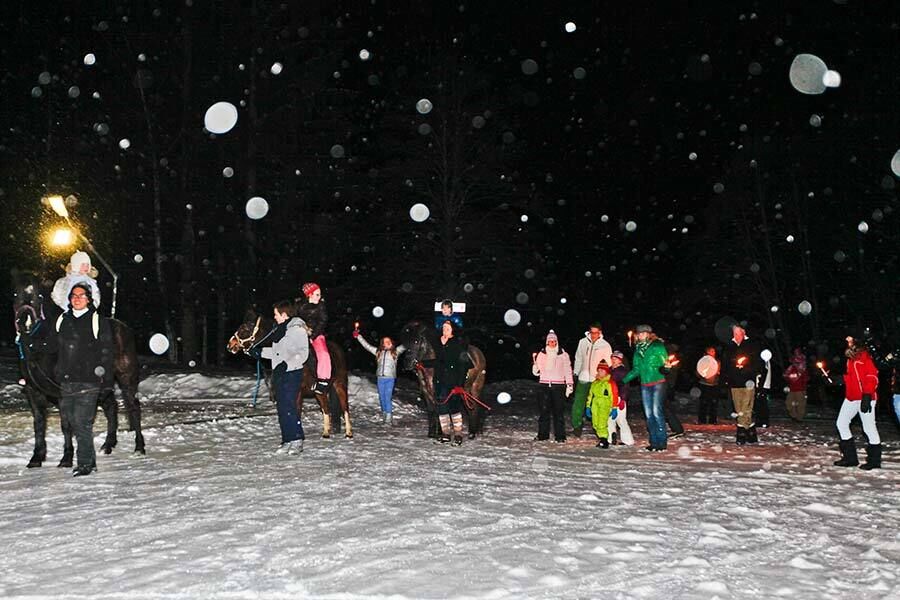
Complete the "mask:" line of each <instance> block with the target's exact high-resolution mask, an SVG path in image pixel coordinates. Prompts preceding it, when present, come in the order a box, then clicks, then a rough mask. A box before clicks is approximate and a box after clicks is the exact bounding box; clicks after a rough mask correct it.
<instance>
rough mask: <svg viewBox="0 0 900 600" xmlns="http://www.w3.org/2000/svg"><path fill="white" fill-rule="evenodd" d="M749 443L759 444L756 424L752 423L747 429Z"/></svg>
mask: <svg viewBox="0 0 900 600" xmlns="http://www.w3.org/2000/svg"><path fill="white" fill-rule="evenodd" d="M747 443H748V444H758V443H759V437H757V435H756V425H751V426H750V428H749V429H748V430H747Z"/></svg>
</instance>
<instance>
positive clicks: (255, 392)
mask: <svg viewBox="0 0 900 600" xmlns="http://www.w3.org/2000/svg"><path fill="white" fill-rule="evenodd" d="M261 365H262V359H261V358H257V359H256V389H255V390H253V404H251V406H252V407H253V408H256V399H257V398H258V397H259V383H260V381H262V376H261V371H262V368H261Z"/></svg>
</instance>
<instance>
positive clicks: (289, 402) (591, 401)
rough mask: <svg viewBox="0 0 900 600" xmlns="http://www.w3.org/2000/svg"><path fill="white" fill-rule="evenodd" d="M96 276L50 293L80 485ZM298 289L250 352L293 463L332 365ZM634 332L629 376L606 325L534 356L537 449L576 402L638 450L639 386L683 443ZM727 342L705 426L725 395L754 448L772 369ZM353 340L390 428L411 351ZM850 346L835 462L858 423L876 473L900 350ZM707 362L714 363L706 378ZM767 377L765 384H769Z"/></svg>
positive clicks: (665, 391) (95, 377)
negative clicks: (265, 379)
mask: <svg viewBox="0 0 900 600" xmlns="http://www.w3.org/2000/svg"><path fill="white" fill-rule="evenodd" d="M96 276H97V272H96V270H95V269H93V267H92V266H91V262H90V257H89V256H88V255H87V254H86V253H84V252H76V253H74V254H73V255H72V257H71V259H70V262H69V264H68V265H67V266H66V274H65V276H63V277H61V278H60V279H59V280H57V282H56V284H55V285H54V288H53V292H52V294H51V297H52V299H53V301H54V302H55V303H56V304H57V305H59V306H60V308H62V309H63V313H62V315H60V317H59V318H58V319H57V320H56V322H55V323H54V327H53V332H52V333H53V335H51V337H50V339H51V341H50V342H49V343H50V344H53V345H55V346H56V349H57V351H58V356H59V358H58V360H57V363H56V370H55V376H56V379H57V381H58V382H59V384H60V389H61V398H60V412H61V413H62V418H63V419H65V420H67V421H68V422H69V423H70V424H71V426H72V429H73V434H74V437H75V441H76V444H77V451H76V457H77V466H76V467H75V469H74V475H75V476H82V475H88V474H90V473H92V472H93V471H95V470H96V454H95V451H94V445H93V424H94V418H95V414H96V407H97V399H98V398H99V396H100V394H101V393H102V392H103V391H105V390H108V389H111V388H112V385H113V382H114V379H115V373H114V364H113V359H114V356H115V347H114V342H113V336H112V326H111V323H110V320H109V319H107V318H105V317H102V316H100V314H99V313H98V312H97V310H98V308H99V307H100V288H99V286H98V285H97V281H96ZM301 291H302V293H303V298H301V299H298V300H297V301H290V300H282V301H279V302H276V303H275V304H274V305H273V316H274V319H275V327H274V328H273V329H272V331H271V332H270V333H269V335H268V336H266V338H264V339H268V341H269V342H270V343H271V345H270V346H265V347H263V346H262V345H261V342H262V341H263V340H260V342H259V343H257V344H256V345H255V346H254V347H253V348H252V349H251V354H253V355H255V356H257V357H259V358H262V359H267V360H269V361H271V365H272V380H273V388H274V391H275V402H276V406H277V412H278V419H279V424H280V428H281V444H280V446H279V447H278V449H277V452H279V453H286V454H297V453H299V452H302V450H303V440H304V438H305V436H304V433H303V426H302V423H301V418H300V414H298V411H297V405H296V398H297V395H298V394H299V393H300V386H301V383H302V379H303V368H304V365H305V364H306V362H307V360H308V359H309V358H310V357H311V356H312V357H315V361H316V384H315V389H314V391H315V392H317V393H326V392H327V391H328V386H329V385H330V381H331V359H330V355H329V353H328V348H327V343H326V338H325V330H326V327H327V324H328V315H327V312H326V309H325V303H324V301H323V298H322V289H321V287H320V286H319V285H318V284H316V283H313V282H308V283H304V284H303V285H302V286H301ZM440 308H441V311H440V312H439V313H437V314H436V316H435V327H436V328H437V329H438V331H439V332H440V343H439V344H438V345H437V346H436V348H435V357H434V358H429V359H425V360H423V361H421V362H420V363H418V364H417V365H416V366H417V368H431V369H434V376H433V384H434V394H435V398H436V399H437V401H438V402H437V408H438V414H439V422H440V429H441V431H440V433H441V435H440V441H441V442H452V443H453V444H457V445H458V444H461V443H462V422H463V416H462V399H461V398H460V397H459V396H458V394H456V393H454V390H456V389H458V388H459V387H460V386H462V385H464V383H465V380H466V373H467V371H468V369H469V368H470V367H471V361H470V359H469V357H468V353H467V349H466V346H467V344H466V343H465V342H464V340H462V339H461V338H460V336H459V335H458V333H459V328H461V327H462V318H461V316H460V315H459V314H458V313H454V311H453V303H452V302H451V301H449V300H445V301H443V302H442V303H441V306H440ZM634 333H635V343H634V352H633V355H632V365H631V368H628V367H627V366H626V359H625V355H624V353H623V352H621V351H613V349H612V346H611V345H610V344H609V342H607V341H606V340H605V339H604V337H603V331H602V328H601V326H600V324H599V323H592V324H591V325H590V327H589V328H588V331H587V332H585V335H584V337H583V338H581V339H580V340H579V342H578V345H577V348H576V351H575V356H574V361H573V360H572V359H571V358H570V357H569V354H568V353H567V352H566V351H565V350H564V349H563V348H561V347H560V344H559V338H558V336H557V334H556V333H555V332H554V331H553V330H551V331H550V332H549V333H548V334H547V335H546V339H545V345H544V348H543V349H542V350H541V351H540V352H536V353H534V354H533V355H532V371H533V373H534V375H535V376H536V377H538V381H539V383H540V385H541V387H542V388H543V390H542V393H541V394H540V397H539V416H538V431H537V436H536V437H535V440H538V441H542V440H549V439H550V434H551V429H552V433H553V437H554V440H555V441H556V442H565V441H566V426H565V422H564V421H565V412H566V411H565V406H566V400H567V399H568V398H570V397H572V406H571V412H570V417H571V425H572V433H573V435H575V436H576V437H581V435H582V431H583V427H584V422H585V420H586V419H588V420H589V423H590V426H591V428H592V429H593V431H594V434H595V435H596V437H597V439H598V441H597V447H599V448H604V449H605V448H609V446H610V445H617V444H624V445H629V446H630V445H633V444H634V443H635V441H634V435H633V434H632V431H631V428H630V427H629V425H628V420H627V407H628V393H629V383H630V382H632V381H634V380H637V381H639V383H640V390H641V401H642V404H643V408H644V414H645V416H646V419H647V430H648V437H649V444H648V445H647V446H646V449H647V450H648V451H651V452H658V451H663V450H666V448H667V440H668V439H669V438H670V437H677V436H679V435H682V434H683V431H684V430H683V428H682V427H681V425H680V423H679V422H678V420H677V417H676V416H675V414H674V411H673V410H671V409H670V410H667V409H666V403H667V400H668V399H670V398H671V394H672V391H673V390H672V387H673V386H672V383H673V381H672V374H673V368H677V365H678V360H677V358H676V357H675V356H673V355H672V354H670V353H669V351H668V349H667V348H666V346H665V344H664V342H663V340H662V339H660V338H659V337H657V335H656V334H655V333H654V332H653V328H652V327H651V326H650V325H646V324H642V325H638V326H637V327H636V328H635V332H634ZM731 334H732V337H731V339H730V340H729V341H728V342H727V343H726V344H725V347H724V350H723V354H722V357H721V361H720V360H718V358H717V355H716V349H715V348H713V347H710V348H708V349H707V350H706V355H705V356H704V359H702V360H701V362H700V363H698V375H699V383H700V388H699V391H700V395H699V398H698V400H699V402H698V407H699V411H698V422H699V423H715V422H716V419H717V394H716V391H717V390H718V389H720V388H722V387H724V389H726V390H727V393H728V395H729V397H730V399H731V402H732V404H733V406H734V414H735V415H736V417H737V418H736V421H737V423H736V442H737V443H738V444H747V443H756V442H758V436H757V432H756V427H757V423H756V421H755V420H754V401H755V398H756V393H757V388H758V387H759V386H762V388H763V390H766V389H769V388H770V387H771V375H772V373H771V365H770V364H769V361H768V360H763V362H764V363H765V369H764V370H763V369H762V368H761V365H760V353H759V352H758V348H757V347H756V346H755V345H754V344H753V343H752V342H751V341H750V339H749V337H748V336H747V333H746V330H745V329H744V327H743V326H742V325H741V324H739V323H733V324H732V326H731ZM353 337H354V338H355V339H357V341H358V342H359V343H360V345H361V346H362V347H363V348H364V349H365V350H366V351H368V352H370V353H371V354H373V355H374V357H375V361H376V377H377V387H378V395H379V402H380V405H381V413H382V419H383V422H384V423H385V424H387V425H390V424H391V423H392V422H393V417H392V415H393V390H394V384H395V382H396V378H397V367H398V360H399V356H400V355H401V354H402V353H403V352H404V351H405V350H406V348H404V346H402V345H396V344H395V342H394V340H393V339H392V338H391V337H389V336H383V337H381V339H380V341H379V344H378V345H377V346H375V345H374V344H372V343H370V342H369V341H368V340H366V338H365V337H364V336H363V335H361V333H360V331H359V327H358V325H357V327H355V328H354V331H353ZM629 339H630V340H631V335H630V334H629ZM846 341H847V350H846V353H845V354H846V358H847V363H846V371H845V374H844V389H845V399H844V401H843V403H842V405H841V408H840V412H839V414H838V417H837V423H836V425H837V429H838V433H839V436H840V443H839V446H840V451H841V458H840V460H838V461H836V462H835V463H834V464H835V465H836V466H842V467H849V466H857V465H859V459H858V456H857V452H856V446H855V443H854V441H853V436H852V433H851V431H850V422H851V421H852V420H853V419H854V418H855V417H856V416H857V415H859V417H860V420H861V421H862V425H863V431H864V432H865V434H866V436H867V438H868V444H867V453H866V462H865V464H863V465H862V466H861V468H863V469H876V468H879V467H880V466H881V439H880V436H879V434H878V429H877V427H876V423H875V405H876V402H877V388H878V367H879V366H880V367H882V368H890V369H892V372H893V379H892V393H893V401H894V410H895V412H896V413H897V416H898V418H900V376H898V371H900V350H896V351H894V352H890V353H887V354H882V353H881V352H880V351H879V350H878V349H877V348H876V347H875V346H873V345H872V344H867V343H866V342H865V340H863V339H860V338H858V337H852V336H848V337H847V338H846ZM310 347H312V349H313V353H312V354H311V353H310V352H309V348H310ZM704 360H705V361H706V363H705V365H704V367H703V368H701V366H700V365H701V364H702V363H703V361H704ZM876 361H877V363H878V364H877V365H876ZM763 372H765V376H762V373H763ZM783 375H784V378H785V380H786V382H787V384H788V388H789V392H788V395H787V400H786V404H787V410H788V414H789V415H790V416H791V418H793V419H795V420H798V421H799V420H800V419H802V418H803V415H804V414H805V407H806V386H807V383H808V381H809V373H808V370H807V363H806V357H805V355H803V353H802V352H801V351H800V350H799V349H798V350H795V352H794V354H793V355H792V357H791V361H790V365H789V366H788V368H787V369H786V370H785V372H784V374H783ZM765 420H767V416H766V417H765ZM667 421H669V423H670V425H671V426H672V428H673V434H672V435H671V436H670V435H667V434H666V423H667ZM451 436H452V437H451Z"/></svg>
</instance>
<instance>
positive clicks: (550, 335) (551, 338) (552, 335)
mask: <svg viewBox="0 0 900 600" xmlns="http://www.w3.org/2000/svg"><path fill="white" fill-rule="evenodd" d="M546 341H547V342H550V341H553V342H556V343H559V338H558V337H556V332H555V331H553V330H552V329H551V330H550V333H548V334H547V340H546Z"/></svg>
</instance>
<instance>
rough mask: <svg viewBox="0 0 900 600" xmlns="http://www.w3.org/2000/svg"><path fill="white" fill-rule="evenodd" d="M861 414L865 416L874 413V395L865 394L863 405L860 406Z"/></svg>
mask: <svg viewBox="0 0 900 600" xmlns="http://www.w3.org/2000/svg"><path fill="white" fill-rule="evenodd" d="M859 412H861V413H865V414H868V413H870V412H872V394H863V397H862V404H860V407H859Z"/></svg>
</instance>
